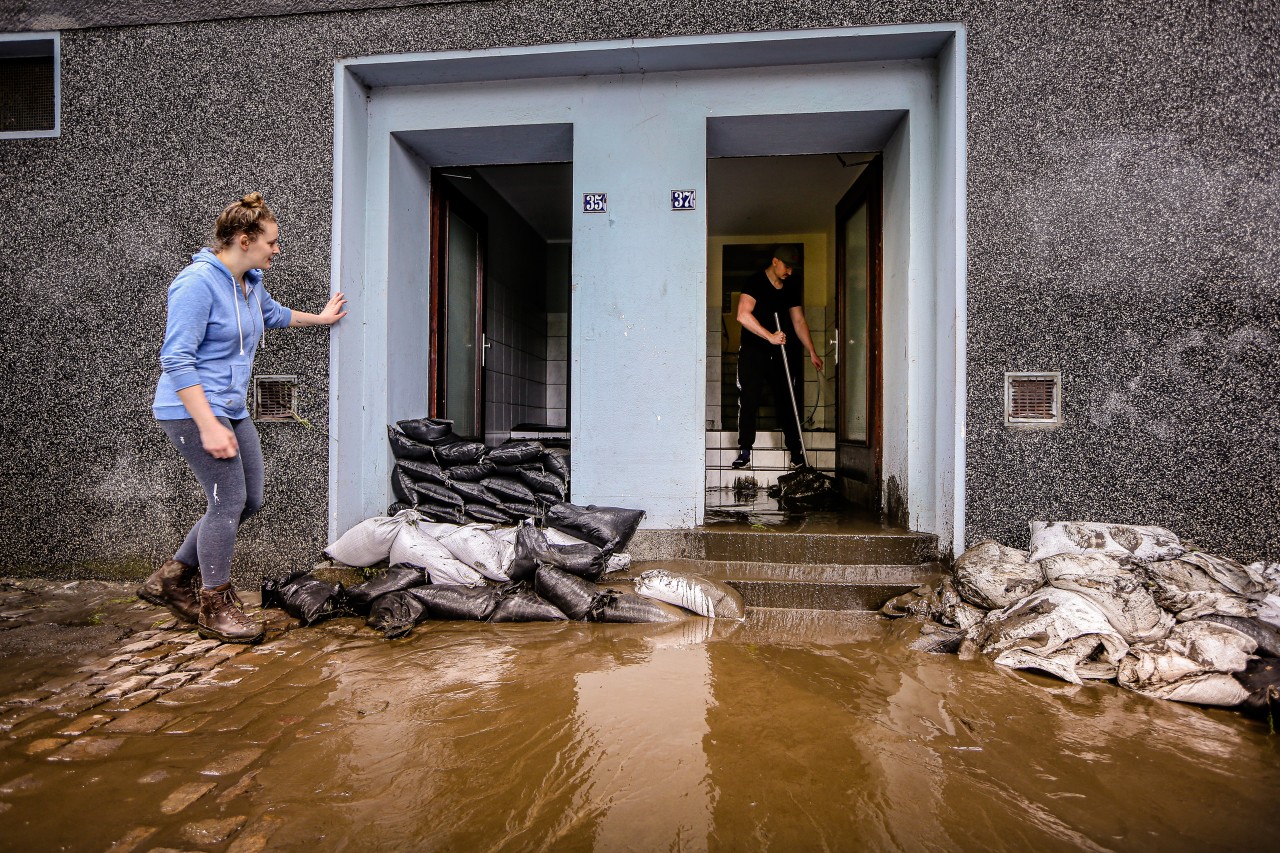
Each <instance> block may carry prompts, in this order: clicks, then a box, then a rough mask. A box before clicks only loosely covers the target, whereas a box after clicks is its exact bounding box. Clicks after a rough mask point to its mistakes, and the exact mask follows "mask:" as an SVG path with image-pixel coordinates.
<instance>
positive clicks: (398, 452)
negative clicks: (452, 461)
mask: <svg viewBox="0 0 1280 853" xmlns="http://www.w3.org/2000/svg"><path fill="white" fill-rule="evenodd" d="M387 441H388V442H389V443H390V444H391V455H392V456H394V457H395V458H396V459H397V460H399V459H419V460H421V461H423V462H434V461H435V459H436V452H435V450H434V449H433V448H432V447H431V445H429V444H422V443H421V442H417V441H414V440H413V439H411V438H409V436H407V435H405V434H404V433H402V432H400V430H398V429H396V428H395V427H392V426H389V427H387Z"/></svg>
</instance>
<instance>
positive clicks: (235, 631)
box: [200, 582, 265, 643]
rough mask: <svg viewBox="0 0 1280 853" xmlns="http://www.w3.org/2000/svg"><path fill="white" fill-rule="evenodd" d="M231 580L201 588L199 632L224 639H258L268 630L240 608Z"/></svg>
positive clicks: (232, 641) (224, 640)
mask: <svg viewBox="0 0 1280 853" xmlns="http://www.w3.org/2000/svg"><path fill="white" fill-rule="evenodd" d="M240 607H241V605H240V598H239V596H237V595H236V593H235V590H233V589H232V588H231V583H230V582H228V583H224V584H223V585H222V586H215V587H214V588H213V589H202V590H200V636H202V637H207V638H209V639H211V640H221V641H222V642H224V643H256V642H258V641H259V640H261V639H262V635H263V633H264V631H265V628H264V627H263V625H262V623H261V622H257V621H255V620H253V619H250V618H249V617H248V616H246V615H245V612H244V611H243V610H241V609H240Z"/></svg>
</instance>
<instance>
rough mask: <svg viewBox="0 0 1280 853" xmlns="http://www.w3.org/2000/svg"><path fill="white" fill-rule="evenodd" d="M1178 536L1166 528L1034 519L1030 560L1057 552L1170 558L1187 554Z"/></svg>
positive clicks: (1125, 561) (1149, 558) (1135, 557)
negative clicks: (1049, 521) (1050, 521)
mask: <svg viewBox="0 0 1280 853" xmlns="http://www.w3.org/2000/svg"><path fill="white" fill-rule="evenodd" d="M1186 550H1187V549H1186V548H1184V547H1182V542H1181V541H1180V540H1179V539H1178V537H1177V536H1176V535H1175V534H1174V533H1173V532H1172V531H1169V530H1165V529H1164V528H1163V527H1153V526H1150V525H1135V524H1103V523H1101V522H1096V521H1057V522H1054V523H1052V524H1050V523H1048V522H1044V521H1033V522H1031V560H1032V562H1038V561H1040V560H1043V559H1044V558H1046V557H1052V556H1055V555H1057V554H1094V553H1101V554H1106V555H1107V556H1109V557H1115V558H1116V559H1117V560H1120V561H1121V562H1122V563H1127V562H1129V561H1130V560H1135V559H1136V560H1142V561H1144V562H1145V561H1148V560H1171V559H1173V558H1174V557H1177V556H1178V555H1180V554H1182V553H1184V552H1185V551H1186Z"/></svg>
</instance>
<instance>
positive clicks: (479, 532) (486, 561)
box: [437, 524, 511, 581]
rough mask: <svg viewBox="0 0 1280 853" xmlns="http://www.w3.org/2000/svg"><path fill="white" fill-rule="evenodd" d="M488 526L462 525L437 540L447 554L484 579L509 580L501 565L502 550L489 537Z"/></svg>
mask: <svg viewBox="0 0 1280 853" xmlns="http://www.w3.org/2000/svg"><path fill="white" fill-rule="evenodd" d="M488 530H489V528H488V526H487V525H483V524H464V525H462V526H461V527H459V528H458V529H456V530H453V531H451V532H449V533H446V534H444V535H443V536H440V537H438V538H437V541H439V543H440V544H441V545H443V546H444V547H446V548H448V549H449V553H451V554H453V556H454V557H456V558H458V559H459V560H461V561H462V562H464V563H466V564H467V565H468V566H470V567H471V568H473V569H475V570H476V571H477V572H479V573H480V574H482V575H484V576H485V577H486V578H489V579H490V580H495V581H508V580H511V578H510V577H508V575H507V572H506V567H505V566H504V565H503V562H504V560H503V549H502V546H501V545H499V544H498V542H497V541H496V540H495V539H494V538H493V537H492V536H490V535H489V533H488Z"/></svg>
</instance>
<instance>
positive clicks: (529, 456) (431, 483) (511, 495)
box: [387, 418, 569, 524]
mask: <svg viewBox="0 0 1280 853" xmlns="http://www.w3.org/2000/svg"><path fill="white" fill-rule="evenodd" d="M387 438H388V440H389V441H390V442H391V454H392V456H394V457H395V460H396V464H395V467H394V468H393V469H392V471H391V490H392V492H393V493H394V494H395V497H396V502H395V503H393V504H392V505H391V507H390V508H389V509H388V511H387V514H388V515H391V516H394V515H396V514H397V513H398V512H400V511H401V510H404V509H417V510H418V511H419V512H421V513H422V514H423V515H425V516H426V517H427V518H429V519H430V520H432V521H437V522H449V523H451V524H465V523H467V522H468V521H473V522H481V523H489V524H511V523H513V522H518V521H520V520H522V519H526V518H541V517H542V515H543V513H544V512H546V510H547V508H548V507H549V506H551V505H552V504H554V503H558V502H560V501H563V500H564V499H565V498H566V497H568V494H569V451H568V450H565V449H562V448H554V447H550V448H549V447H544V446H543V445H542V444H541V443H540V442H537V441H508V442H506V443H505V444H503V445H500V446H499V447H495V448H492V449H490V448H488V447H485V445H484V443H483V442H481V441H478V440H476V439H472V438H466V437H464V436H460V435H457V434H455V433H454V431H453V422H452V421H445V420H438V419H436V418H418V419H416V420H404V421H397V422H396V425H395V426H388V427H387Z"/></svg>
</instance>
